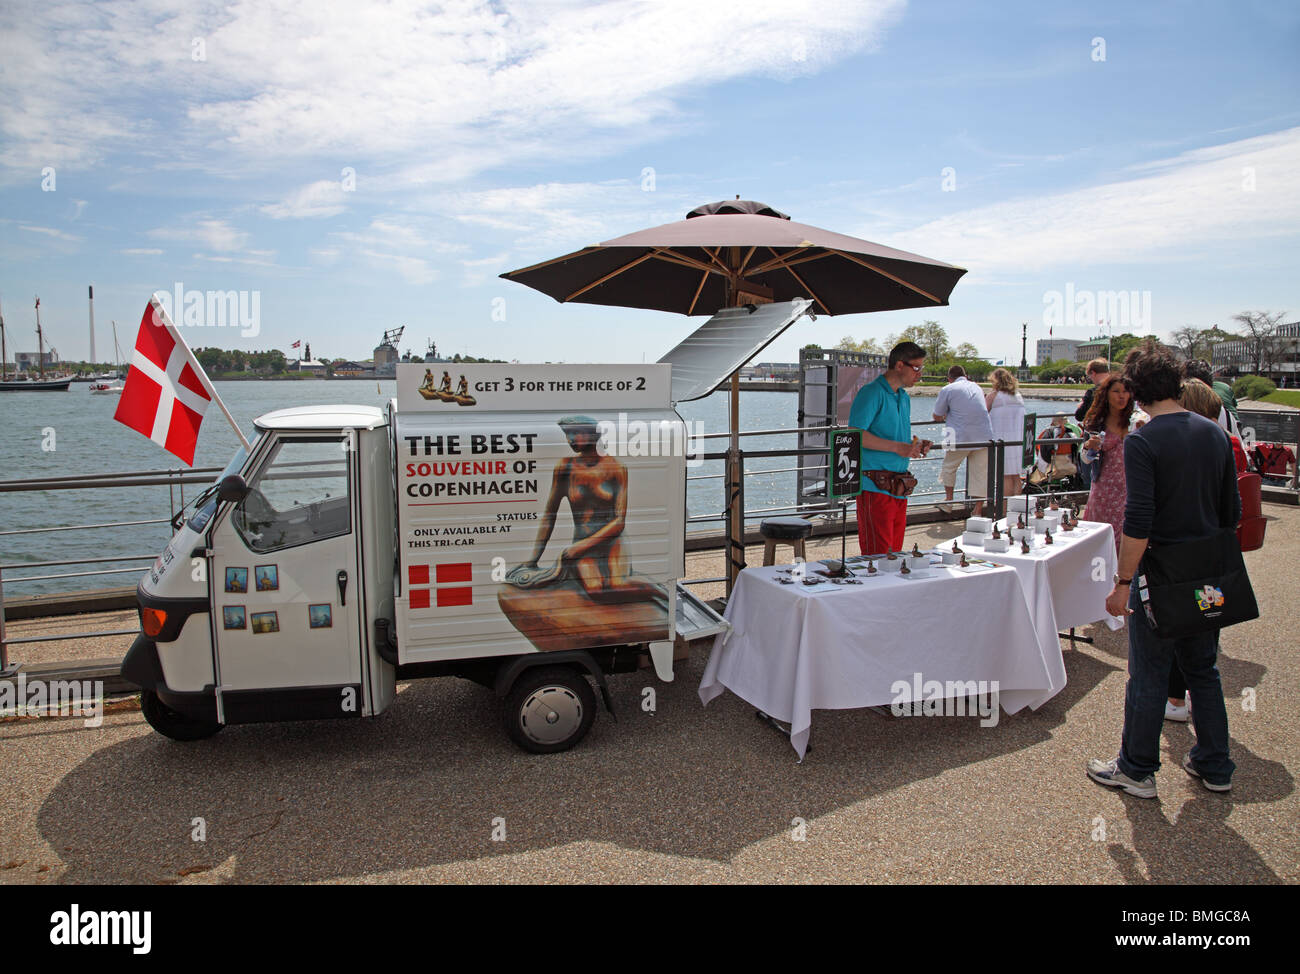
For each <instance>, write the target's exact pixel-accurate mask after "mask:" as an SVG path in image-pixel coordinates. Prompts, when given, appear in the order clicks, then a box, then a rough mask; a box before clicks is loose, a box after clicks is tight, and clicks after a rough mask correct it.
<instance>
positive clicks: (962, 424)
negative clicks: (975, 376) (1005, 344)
mask: <svg viewBox="0 0 1300 974" xmlns="http://www.w3.org/2000/svg"><path fill="white" fill-rule="evenodd" d="M934 419H935V422H938V423H943V424H944V425H945V426H946V427H947V429H945V430H944V433H943V443H944V452H943V470H942V472H941V473H940V475H939V479H940V480H941V481H943V492H944V495H945V497H946V499H947V501H949V502H951V501H952V493H953V489H954V488H955V487H956V486H957V468H958V467H960V466H961V462H962V460H964V459H967V458H969V460H968V465H967V473H968V482H969V487H968V489H967V496H968V497H972V498H974V497H984V496H986V492H987V485H988V470H989V465H988V460H989V457H988V451H987V450H986V449H984V448H980V449H963V450H954V449H952V448H951V447H950V446H949V444H952V443H983V442H985V441H987V440H991V439H993V426H992V424H991V423H990V422H989V410H988V406H987V405H985V402H984V390H983V389H981V388H980V387H979V386H977V385H976V384H975V383H974V382H971V380H970V379H968V378H966V370H965V369H963V368H962V367H961V366H960V365H954V366H953V367H952V368H950V369H949V370H948V384H947V385H946V386H944V387H943V389H941V390H940V391H939V400H938V402H936V403H935V404H934ZM940 510H942V511H945V512H946V513H951V508H950V507H948V506H947V505H941V506H940ZM983 510H984V503H983V501H978V502H977V503H976V504H975V516H976V517H978V516H979V515H980V514H981V513H982V512H983Z"/></svg>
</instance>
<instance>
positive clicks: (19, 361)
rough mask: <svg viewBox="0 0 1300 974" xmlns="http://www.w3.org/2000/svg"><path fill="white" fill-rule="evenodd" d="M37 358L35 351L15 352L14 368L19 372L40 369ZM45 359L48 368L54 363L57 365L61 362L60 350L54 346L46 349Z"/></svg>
mask: <svg viewBox="0 0 1300 974" xmlns="http://www.w3.org/2000/svg"><path fill="white" fill-rule="evenodd" d="M36 358H37V356H36V353H35V352H14V369H15V370H16V371H18V372H27V371H31V372H36V371H38V370H39V368H40V366H38V365H37V363H36ZM44 361H45V367H46V368H47V369H48V368H49V367H50V366H52V365H57V364H58V362H59V353H58V351H56V350H55V349H53V348H50V349H46V351H45V356H44Z"/></svg>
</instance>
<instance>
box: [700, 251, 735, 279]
mask: <svg viewBox="0 0 1300 974" xmlns="http://www.w3.org/2000/svg"><path fill="white" fill-rule="evenodd" d="M700 249H701V250H703V251H704V252H705V253H706V254H708V255H709V257H710V258H711V259H712V261H713V263H715V264H717V265H718V267H720V268H722V273H724V274H726V275H727V276H728V277H730V276H731V274H732V271H731V268H730V267H728V266H727V264H726V262H725V261H724V260H723V259H722V258H721V257H719V256H718V251H719V250H721V249H722V248H721V247H717V248H715V249H713V250H710V249H709V248H708V247H701V248H700Z"/></svg>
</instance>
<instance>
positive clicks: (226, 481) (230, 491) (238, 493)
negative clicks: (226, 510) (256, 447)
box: [217, 473, 248, 504]
mask: <svg viewBox="0 0 1300 974" xmlns="http://www.w3.org/2000/svg"><path fill="white" fill-rule="evenodd" d="M247 496H248V484H246V483H244V478H243V477H241V476H239V474H237V473H232V474H231V475H230V476H228V477H222V478H221V485H220V486H219V487H217V499H218V500H220V501H223V502H227V503H231V504H238V503H239V502H240V501H242V500H243V499H244V498H245V497H247Z"/></svg>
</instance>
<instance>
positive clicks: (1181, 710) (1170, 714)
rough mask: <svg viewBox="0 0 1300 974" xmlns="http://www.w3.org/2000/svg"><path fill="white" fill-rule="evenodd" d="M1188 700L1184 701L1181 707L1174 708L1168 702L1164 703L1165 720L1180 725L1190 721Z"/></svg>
mask: <svg viewBox="0 0 1300 974" xmlns="http://www.w3.org/2000/svg"><path fill="white" fill-rule="evenodd" d="M1190 703H1191V701H1190V700H1188V701H1186V702H1185V703H1184V704H1183V705H1182V706H1181V707H1175V706H1174V705H1173V704H1172V703H1170V702H1169V701H1168V700H1166V701H1165V720H1176V721H1178V723H1180V724H1185V723H1187V721H1188V720H1190V719H1191V716H1192V714H1191V707H1190V706H1189V704H1190Z"/></svg>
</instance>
